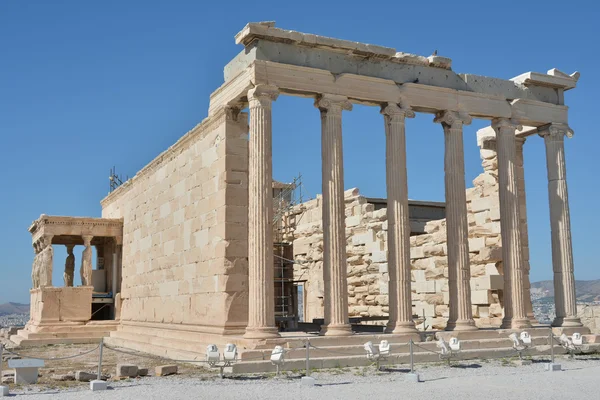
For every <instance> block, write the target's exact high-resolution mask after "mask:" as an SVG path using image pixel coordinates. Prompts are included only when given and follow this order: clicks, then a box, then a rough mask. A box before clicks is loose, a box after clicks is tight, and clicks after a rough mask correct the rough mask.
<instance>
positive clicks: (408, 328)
mask: <svg viewBox="0 0 600 400" xmlns="http://www.w3.org/2000/svg"><path fill="white" fill-rule="evenodd" d="M415 332H417V328H416V327H415V323H414V322H413V321H404V322H396V323H393V324H391V325H390V324H388V325H387V326H386V328H385V333H415Z"/></svg>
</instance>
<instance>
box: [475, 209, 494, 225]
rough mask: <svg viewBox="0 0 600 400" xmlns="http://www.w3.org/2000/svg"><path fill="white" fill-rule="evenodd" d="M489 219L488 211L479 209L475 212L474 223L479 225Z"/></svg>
mask: <svg viewBox="0 0 600 400" xmlns="http://www.w3.org/2000/svg"><path fill="white" fill-rule="evenodd" d="M490 220H491V219H490V213H489V211H481V212H478V213H476V214H475V223H476V224H477V225H479V226H481V225H485V223H486V222H488V221H490Z"/></svg>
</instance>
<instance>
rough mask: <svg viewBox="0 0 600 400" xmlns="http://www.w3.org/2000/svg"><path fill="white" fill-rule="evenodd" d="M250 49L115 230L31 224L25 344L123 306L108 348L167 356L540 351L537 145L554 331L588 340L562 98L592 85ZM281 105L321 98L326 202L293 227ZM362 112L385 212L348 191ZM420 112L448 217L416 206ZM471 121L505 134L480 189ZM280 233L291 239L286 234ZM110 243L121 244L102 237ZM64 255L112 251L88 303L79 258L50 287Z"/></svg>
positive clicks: (298, 37)
mask: <svg viewBox="0 0 600 400" xmlns="http://www.w3.org/2000/svg"><path fill="white" fill-rule="evenodd" d="M235 39H236V43H237V44H240V45H242V46H243V49H242V51H241V52H240V53H239V55H238V56H236V57H235V58H234V59H233V60H232V61H231V62H230V63H229V64H228V65H227V66H226V67H225V71H224V78H225V82H224V83H223V85H222V86H221V87H220V88H219V89H217V90H216V91H215V92H214V93H212V95H211V97H210V107H209V113H208V117H207V118H206V119H205V120H204V121H202V122H201V123H200V124H199V125H197V126H196V127H194V128H193V129H192V130H191V131H189V132H188V133H186V134H185V135H184V136H183V137H182V138H181V139H180V140H178V141H177V142H176V143H175V144H174V145H173V146H171V147H170V148H169V149H167V150H165V151H164V152H163V153H162V154H160V155H159V156H158V157H157V158H156V159H154V160H153V161H152V162H150V164H148V165H147V166H146V167H144V168H143V169H142V170H141V171H139V172H138V173H137V174H136V175H135V176H134V177H133V178H132V179H130V180H128V181H126V182H125V183H123V184H122V185H121V186H120V187H118V189H116V190H115V191H113V192H112V193H110V194H109V195H108V196H107V197H106V198H105V199H103V200H102V202H101V204H102V218H100V219H95V220H91V219H90V220H88V219H84V220H81V221H79V220H68V219H65V220H64V221H65V222H64V223H63V222H60V221H63V220H62V219H61V218H62V217H48V216H42V217H40V219H39V220H38V221H36V222H35V223H34V225H33V226H32V228H31V229H30V230H31V232H32V234H33V235H34V248H35V249H36V253H37V252H39V253H40V254H41V256H40V255H38V256H36V261H35V263H34V279H33V281H34V288H33V289H32V292H31V293H32V310H34V308H35V310H34V311H35V312H32V320H31V321H30V323H29V324H28V326H27V327H26V328H25V330H24V331H21V332H20V333H19V335H20V337H21V338H26V337H27V336H28V335H29V336H32V335H33V334H34V333H36V332H37V331H36V329H37V330H39V329H40V328H39V327H40V326H42V325H44V329H45V332H47V333H48V335H50V336H38V337H37V339H39V340H43V339H44V338H45V337H51V332H60V333H63V334H64V335H63V337H65V338H68V337H70V336H69V335H71V333H72V330H71V327H72V326H73V324H72V322H73V321H75V322H77V323H78V324H80V325H82V326H86V325H89V324H90V321H89V320H90V319H91V317H90V313H91V311H92V306H93V304H94V302H95V301H96V300H94V299H99V298H102V295H106V296H105V297H106V298H110V300H108V301H109V303H110V304H111V306H110V307H109V313H108V314H107V318H106V319H108V320H112V323H114V324H116V325H115V328H116V330H114V329H107V332H105V335H110V337H109V338H108V339H107V340H109V341H111V342H112V343H115V344H118V345H122V346H125V347H129V348H134V349H138V350H143V351H147V352H152V353H156V354H162V355H167V356H170V357H182V358H185V357H189V355H190V353H191V354H194V353H196V354H202V353H203V349H204V346H205V345H207V344H209V343H217V344H224V343H227V342H231V343H236V344H237V345H238V346H239V347H240V348H241V349H246V350H245V351H247V352H248V353H243V354H242V359H243V357H244V354H251V353H252V351H255V352H256V351H258V350H260V349H261V348H262V349H267V348H270V347H269V346H272V345H273V344H274V343H277V344H283V345H287V346H292V345H293V343H294V340H295V341H298V340H300V338H302V337H305V336H307V335H311V333H303V332H299V333H290V332H288V331H289V330H292V329H294V328H295V329H298V330H299V331H301V330H302V322H304V326H305V327H306V325H314V324H315V323H316V324H318V325H320V326H318V327H316V328H315V327H314V326H313V327H312V328H311V329H312V330H313V331H315V332H319V334H320V336H323V337H321V338H318V339H319V340H321V341H322V342H320V343H321V345H322V346H329V345H331V346H335V345H339V343H341V342H340V340H343V339H342V338H341V337H344V336H351V335H354V336H361V338H360V339H357V342H356V343H355V342H354V341H353V340H354V339H351V338H348V339H345V340H346V342H344V343H348V345H349V346H355V345H356V344H357V343H362V341H364V337H366V336H369V335H367V334H361V335H357V334H355V333H353V331H356V330H357V327H356V325H355V323H356V322H362V323H375V324H376V323H379V324H383V325H385V326H386V328H385V332H386V334H385V337H386V338H388V339H389V340H390V341H391V342H394V341H395V342H398V343H400V342H403V341H404V342H405V341H406V340H408V338H413V339H414V340H424V336H422V335H420V334H419V331H420V330H423V329H428V330H432V329H433V330H438V329H439V330H443V329H445V330H449V331H453V335H462V336H461V337H463V338H465V339H469V338H471V339H473V340H477V339H481V338H487V337H488V336H486V335H498V332H502V331H493V330H492V331H489V330H486V331H478V327H495V328H498V329H509V330H510V329H516V330H522V329H528V330H530V331H531V332H532V333H533V336H535V335H536V332H538V331H536V329H539V328H535V327H532V324H537V322H536V321H535V320H534V318H533V314H532V310H531V300H530V297H529V278H528V273H529V255H528V247H527V221H526V206H525V185H524V179H523V160H522V148H523V144H524V143H525V141H526V140H527V141H529V140H539V139H537V137H538V136H539V137H541V138H542V140H544V142H545V148H546V155H547V169H548V194H549V201H550V210H551V213H550V222H551V226H552V248H551V251H552V255H553V257H552V259H553V270H554V282H555V293H556V297H555V299H556V320H555V321H554V323H553V326H554V327H556V329H559V330H561V331H567V330H569V329H571V330H572V328H575V329H576V330H577V331H578V332H582V333H584V334H585V333H589V331H588V330H586V329H585V328H583V327H581V322H580V320H579V319H578V317H577V309H576V304H575V285H574V273H573V267H574V266H573V255H572V244H571V228H570V222H569V221H570V220H569V202H568V194H567V181H566V167H565V157H564V144H563V143H564V138H565V136H567V137H571V135H572V131H571V129H570V128H569V125H568V107H567V106H565V104H564V92H565V91H566V90H570V89H573V88H575V86H576V83H577V80H578V78H579V74H578V73H574V74H572V75H567V74H565V73H563V72H561V71H558V70H556V69H552V70H550V71H548V72H547V73H537V72H527V73H524V74H522V75H519V76H517V77H514V78H512V79H510V80H505V79H498V78H489V77H484V76H477V75H471V74H458V73H456V72H454V71H453V70H452V69H451V64H452V61H451V60H450V59H449V58H446V57H441V56H438V55H433V56H429V57H423V56H418V55H414V54H407V53H402V52H397V51H396V50H395V49H392V48H387V47H381V46H374V45H369V44H362V43H356V42H349V41H345V40H338V39H331V38H326V37H321V36H316V35H311V34H304V33H300V32H295V31H287V30H283V29H280V28H276V27H275V26H274V23H250V24H248V25H247V26H246V27H244V29H243V30H242V31H241V32H239V33H238V34H237V35H236V37H235ZM283 95H290V96H304V97H311V98H314V101H315V102H314V105H315V107H316V108H317V110H318V112H315V118H319V115H320V118H321V133H322V183H323V187H322V195H320V196H318V198H317V199H315V200H312V201H309V202H307V203H303V204H300V205H296V206H294V207H291V208H290V210H289V212H286V213H285V216H283V217H281V218H279V217H278V216H277V215H275V213H274V207H276V206H277V204H274V203H276V202H274V194H275V193H276V192H278V191H279V193H280V192H281V191H282V190H285V188H286V185H282V184H279V183H277V182H275V183H274V182H273V178H272V154H271V152H272V149H271V147H272V135H273V132H272V124H271V110H272V108H271V106H272V103H273V102H274V101H276V100H277V98H278V96H283ZM355 103H360V104H366V105H370V106H373V107H376V108H377V109H378V110H380V112H381V119H382V122H383V124H382V127H381V140H385V143H386V148H387V150H386V166H387V171H388V172H387V178H386V184H387V199H368V198H365V197H363V196H361V195H360V194H359V193H358V191H357V190H349V191H345V187H346V182H344V179H343V177H344V170H343V168H344V162H343V151H342V136H343V135H342V118H343V114H344V113H348V112H351V110H352V105H353V104H355ZM246 109H247V110H248V112H244V111H243V110H246ZM415 113H427V114H431V116H432V120H433V124H435V125H436V126H437V128H434V129H438V130H439V131H440V140H441V138H442V133H443V137H444V140H445V161H444V162H445V193H446V201H445V203H443V204H437V203H427V202H413V201H409V199H408V197H407V196H408V195H407V193H408V188H407V165H406V144H405V134H406V132H405V120H406V118H412V117H414V116H415ZM474 118H479V119H483V120H487V121H489V122H490V127H488V128H485V129H482V130H480V131H479V132H478V137H477V143H478V145H479V147H480V151H481V156H482V160H483V170H484V171H483V173H482V174H481V175H480V176H479V177H478V178H477V179H476V180H475V182H474V184H475V186H474V187H473V188H470V189H468V190H467V188H466V183H465V172H464V159H463V158H464V154H463V126H465V125H468V124H470V123H471V121H472V120H473V119H474ZM374 140H377V139H374ZM468 143H469V145H471V144H472V145H474V144H475V138H473V141H472V142H471V141H468ZM349 187H352V186H351V185H349ZM275 197H276V198H279V197H277V196H275ZM274 221H275V222H276V224H280V223H282V224H284V225H285V227H286V232H285V234H284V235H279V233H278V231H277V229H274V225H276V224H275V223H274ZM281 221H283V222H281ZM59 223H60V224H66V225H65V226H81V227H85V229H80V230H77V231H74V230H72V229H71V230H69V232H68V233H67V234H66V235H67V236H61V234H60V233H57V231H53V230H52V229H49V227H50V226H51V225H52V224H54V225H57V224H59ZM69 224H70V225H69ZM61 226H62V225H61ZM107 226H111V227H112V226H114V227H115V228H114V229H115V230H114V231H111V233H106V232H103V231H102V232H98V231H96V230H94V229H100V228H99V227H107ZM42 227H44V228H43V229H42ZM87 227H90V228H89V229H88V228H87ZM51 244H54V245H59V244H64V245H66V246H71V245H83V246H85V248H86V249H87V248H89V247H90V246H95V245H102V246H103V247H102V249H103V250H102V256H101V258H102V260H103V263H102V265H101V266H100V267H98V266H97V268H96V269H95V270H93V271H92V270H91V267H90V263H91V260H90V257H91V256H89V255H87V254H89V253H86V255H85V257H84V258H85V259H84V260H83V264H82V282H83V285H82V286H81V287H78V288H72V287H71V285H72V277H71V276H72V275H73V272H72V271H73V266H72V265H73V261H72V260H71V261H69V260H67V268H66V272H65V281H66V285H65V287H64V288H61V289H60V290H58V289H57V288H55V287H54V286H53V282H52V281H51V280H50V279H49V278H48V276H51V271H49V269H51V268H52V267H51V264H52V263H51V261H49V260H51V259H52V253H51V250H48V251H46V250H44V249H45V248H47V247H48V246H49V245H51ZM549 250H550V249H549ZM44 252H46V253H44ZM44 254H45V255H44ZM99 254H100V253H99ZM99 258H100V256H99ZM281 259H283V260H288V261H289V260H292V261H291V264H292V267H291V270H290V271H288V272H285V271H283V269H282V270H281V271H283V272H281V271H280V272H277V271H279V270H278V269H277V268H278V267H277V265H278V264H279V263H278V260H281ZM40 260H41V261H40ZM97 270H99V271H103V272H96V271H97ZM96 275H97V276H98V278H97V279H98V281H96V280H95V278H96ZM90 276H91V280H92V282H91V283H90ZM281 283H285V284H281ZM298 287H302V288H303V290H302V291H301V293H300V292H299V291H298ZM76 289H77V290H78V292H77V294H76V293H75V290H76ZM55 291H56V293H58V294H53V293H54V292H55ZM71 292H73V293H71ZM80 292H81V293H80ZM299 293H300V294H299ZM49 296H59V297H60V296H79V297H81V299H82V300H80V301H79V300H78V301H77V304H79V305H80V306H81V307H82V310H81V313H80V312H79V310H73V311H69V310H70V309H69V307H71V306H70V305H69V304H71V303H72V302H71V301H69V300H66V301H60V302H59V306H58V310H55V308H52V307H51V306H49V304H50V303H51V301H50V302H49V301H47V300H46V299H47V298H49ZM299 296H300V297H299ZM79 297H78V298H79ZM84 297H85V299H84ZM284 297H286V298H288V297H289V298H290V299H291V300H290V302H289V303H287V304H284V305H283V308H285V307H291V308H295V311H294V310H292V311H291V312H290V315H292V317H293V318H291V320H288V321H284V322H285V323H281V322H282V318H280V317H285V315H283V314H285V312H283V314H281V315H279V314H277V313H279V312H280V311H281V310H280V309H279V306H278V307H277V309H276V304H279V305H281V303H278V300H277V299H279V298H284ZM52 301H53V300H52ZM298 303H301V304H302V306H303V308H302V310H301V311H299V309H298ZM83 308H85V310H83ZM63 309H64V310H65V311H64V312H63ZM39 310H41V311H39ZM284 311H285V310H284ZM45 313H46V314H45ZM70 313H75V314H77V317H76V318H70V317H69V315H70ZM276 314H277V319H276ZM57 315H60V316H58V317H57ZM351 317H352V320H351V319H350V318H351ZM276 320H277V323H276ZM40 321H41V322H40ZM374 321H375V322H374ZM92 322H93V321H92ZM351 322H352V323H351ZM282 327H286V329H285V332H284V331H283V329H282ZM305 330H310V329H305ZM108 331H110V333H108ZM465 331H466V332H465ZM379 332H381V329H379ZM539 332H542V331H539ZM545 332H546V331H544V333H543V335H546V333H545ZM313 334H314V333H313ZM437 334H439V335H443V332H442V331H440V332H438V333H437ZM365 335H366V336H365ZM469 335H471V336H469ZM539 335H542V333H539ZM33 336H34V335H33ZM33 336H32V337H31V339H34V337H33ZM328 336H333V337H334V338H332V341H328V338H327V337H328ZM57 337H58V336H57ZM377 337H379V336H377ZM71 338H72V339H73V340H75V339H77V338H76V337H74V336H71ZM586 338H587V339H586V340H588V341H589V342H593V341H595V340H596V337H595V336H593V335H588V336H586ZM315 340H316V339H315ZM498 346H500V347H502V343H501V342H499V344H498ZM251 349H254V350H251ZM257 349H258V350H257ZM348 351H350V350H348ZM360 351H362V350H360ZM358 354H361V353H358ZM291 357H292V358H293V356H291ZM324 365H325V364H324Z"/></svg>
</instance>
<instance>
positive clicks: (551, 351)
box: [550, 328, 554, 364]
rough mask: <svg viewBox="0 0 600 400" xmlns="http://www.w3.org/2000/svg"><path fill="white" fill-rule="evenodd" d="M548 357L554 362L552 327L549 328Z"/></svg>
mask: <svg viewBox="0 0 600 400" xmlns="http://www.w3.org/2000/svg"><path fill="white" fill-rule="evenodd" d="M550 357H551V361H550V362H551V363H552V364H554V332H552V328H550Z"/></svg>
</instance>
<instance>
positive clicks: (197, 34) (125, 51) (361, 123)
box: [0, 0, 600, 303]
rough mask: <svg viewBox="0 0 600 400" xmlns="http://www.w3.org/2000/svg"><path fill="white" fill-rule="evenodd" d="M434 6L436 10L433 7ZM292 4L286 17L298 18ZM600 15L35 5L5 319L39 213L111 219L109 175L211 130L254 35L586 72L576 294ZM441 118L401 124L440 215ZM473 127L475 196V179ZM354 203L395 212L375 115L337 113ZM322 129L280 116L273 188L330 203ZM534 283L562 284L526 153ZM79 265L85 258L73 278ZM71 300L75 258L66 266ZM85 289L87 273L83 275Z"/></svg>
mask: <svg viewBox="0 0 600 400" xmlns="http://www.w3.org/2000/svg"><path fill="white" fill-rule="evenodd" d="M436 3H438V4H436ZM288 4H289V5H288ZM598 17H600V6H598V3H597V2H592V1H589V0H587V1H570V2H568V3H564V2H556V4H553V2H552V1H547V0H546V1H518V2H516V1H515V2H513V1H504V2H481V1H465V2H460V1H456V2H447V1H439V2H438V1H429V2H425V3H424V2H414V3H412V2H387V3H385V2H362V1H352V0H347V1H322V0H321V1H302V2H286V1H281V0H278V1H223V2H210V1H206V2H201V1H166V0H165V1H150V0H146V1H132V0H130V1H101V2H89V1H76V0H71V1H65V0H63V1H58V0H57V1H45V0H44V1H42V0H40V1H27V0H4V1H2V2H1V3H0V43H1V47H0V138H1V142H0V143H1V145H0V167H1V171H2V182H1V184H0V202H1V203H0V303H3V302H6V301H19V302H28V300H29V295H28V289H29V288H30V285H31V279H30V275H31V262H32V259H33V250H32V247H31V238H30V235H29V233H28V232H27V228H28V226H29V224H30V223H31V222H32V221H33V220H34V219H36V218H37V217H38V216H39V215H40V214H42V213H46V214H53V215H73V216H100V213H101V208H100V203H99V202H100V200H101V199H102V198H103V197H104V196H105V195H106V194H107V191H108V174H109V169H110V167H112V166H113V165H116V166H117V170H118V172H121V173H123V174H129V175H130V176H132V175H134V174H135V172H136V171H138V170H139V169H140V168H142V167H143V166H144V165H146V164H147V163H148V162H149V161H151V160H152V159H153V158H154V157H155V156H156V155H158V154H159V153H160V152H161V151H162V150H164V149H165V148H167V147H168V146H169V145H171V144H172V143H174V142H175V141H176V140H177V139H178V138H179V137H180V136H181V135H183V134H184V133H185V132H187V131H188V130H189V129H190V128H192V127H193V126H194V125H195V124H197V123H198V122H200V121H201V120H202V119H203V118H204V117H206V115H207V109H208V100H209V95H210V93H211V92H212V91H214V90H215V89H216V88H218V87H219V85H221V83H222V82H223V75H222V71H223V67H224V65H225V64H226V63H227V62H228V61H229V60H230V59H231V58H233V57H234V56H235V55H236V54H237V53H238V52H239V51H240V50H241V47H240V46H237V45H235V42H234V39H233V36H234V35H235V34H236V33H237V32H238V31H239V30H241V28H242V27H243V26H244V25H245V24H246V23H247V22H249V21H264V20H275V21H276V22H277V26H279V27H282V28H286V29H293V30H298V31H303V32H309V33H315V34H320V35H326V36H332V37H336V38H342V39H349V40H355V41H361V42H367V43H374V44H379V45H383V46H389V47H394V48H396V49H397V50H398V51H404V52H411V53H417V54H422V55H429V54H431V53H432V52H433V50H436V49H437V50H438V52H439V54H440V55H443V56H447V57H450V58H452V59H453V69H454V70H455V71H457V72H468V73H474V74H479V75H488V76H494V77H499V78H506V79H508V78H512V77H514V76H516V75H519V74H521V73H523V72H527V71H538V72H546V71H547V70H549V69H551V68H558V69H560V70H562V71H564V72H567V73H569V74H570V73H572V72H574V71H576V70H578V71H580V72H581V79H580V80H579V87H578V88H576V89H575V90H573V91H570V92H568V93H567V94H566V102H567V104H568V105H569V106H570V108H571V109H570V124H571V127H572V128H573V129H574V131H575V137H574V138H573V139H571V140H568V141H567V144H566V149H567V166H568V177H569V191H570V193H569V195H570V203H571V217H572V227H573V242H574V251H575V270H576V271H575V273H576V277H577V279H598V278H600V271H599V266H600V265H599V262H598V257H597V246H598V230H597V229H598V228H597V227H598V225H600V216H599V215H598V211H597V210H598V209H597V205H596V203H597V201H598V198H600V189H599V187H598V183H599V179H598V176H597V175H596V171H597V167H596V165H595V164H593V162H594V161H595V160H596V159H597V154H598V149H599V148H600V139H599V138H598V137H599V136H598V132H599V128H598V118H597V116H598V102H597V98H598V97H597V95H598V93H599V92H600V79H599V76H600V74H598V65H599V64H600V56H599V54H600V52H599V51H598V50H599V49H598V43H597V41H598V39H599V38H600V34H599V29H598ZM432 119H433V116H431V115H428V114H420V115H418V116H417V118H415V119H414V120H410V121H409V122H408V124H407V135H408V139H407V146H408V166H409V186H410V189H409V195H410V197H411V198H414V199H421V200H437V201H443V199H444V180H443V179H444V178H443V142H444V141H443V134H442V130H441V127H440V126H439V125H436V124H433V122H432ZM485 125H486V121H474V123H473V125H471V126H469V127H467V128H466V129H465V153H466V155H465V157H466V160H465V162H466V170H467V182H468V183H469V184H470V181H471V180H472V179H473V178H474V177H475V176H477V175H478V174H479V173H480V171H481V169H480V160H479V153H478V148H477V146H476V140H475V131H476V130H477V129H479V128H481V127H483V126H485ZM343 127H344V157H345V181H346V182H345V185H346V188H351V187H359V188H360V190H361V192H362V193H363V194H365V195H368V196H382V197H383V196H385V168H384V162H385V161H384V155H385V149H384V144H385V140H384V133H383V122H382V117H381V115H380V114H379V110H378V109H376V108H374V107H364V106H355V108H354V111H352V112H347V113H345V114H344V126H343ZM319 135H320V128H319V115H318V112H317V110H316V109H315V108H314V107H313V105H312V102H311V101H310V100H309V99H299V98H293V97H285V96H282V97H280V98H279V99H278V100H277V102H276V103H275V106H274V136H275V137H274V153H275V155H274V170H275V172H274V175H275V178H276V179H279V180H283V181H286V180H290V179H291V178H292V177H293V176H294V175H296V174H297V173H298V172H302V174H303V175H304V183H305V187H306V189H307V191H308V193H309V194H310V195H311V196H314V195H315V194H316V193H319V192H320V139H319ZM525 146H526V148H525V169H526V185H527V190H528V192H527V202H528V217H529V228H530V230H529V233H530V242H531V258H532V271H531V275H532V279H533V280H541V279H551V277H552V266H551V253H550V233H549V212H548V200H547V188H546V183H547V181H546V170H545V155H544V147H543V141H542V139H541V138H538V137H535V138H531V139H530V140H528V141H527V143H526V144H525ZM80 252H81V249H79V250H78V251H76V256H77V258H78V259H77V267H76V271H78V270H79V263H80V260H81V257H80ZM55 254H56V257H57V259H56V261H55V273H54V279H55V282H56V283H57V284H62V270H63V267H62V265H63V264H64V261H63V260H64V257H65V253H64V251H62V250H60V249H59V250H57V251H56V253H55ZM77 275H78V274H77Z"/></svg>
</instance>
